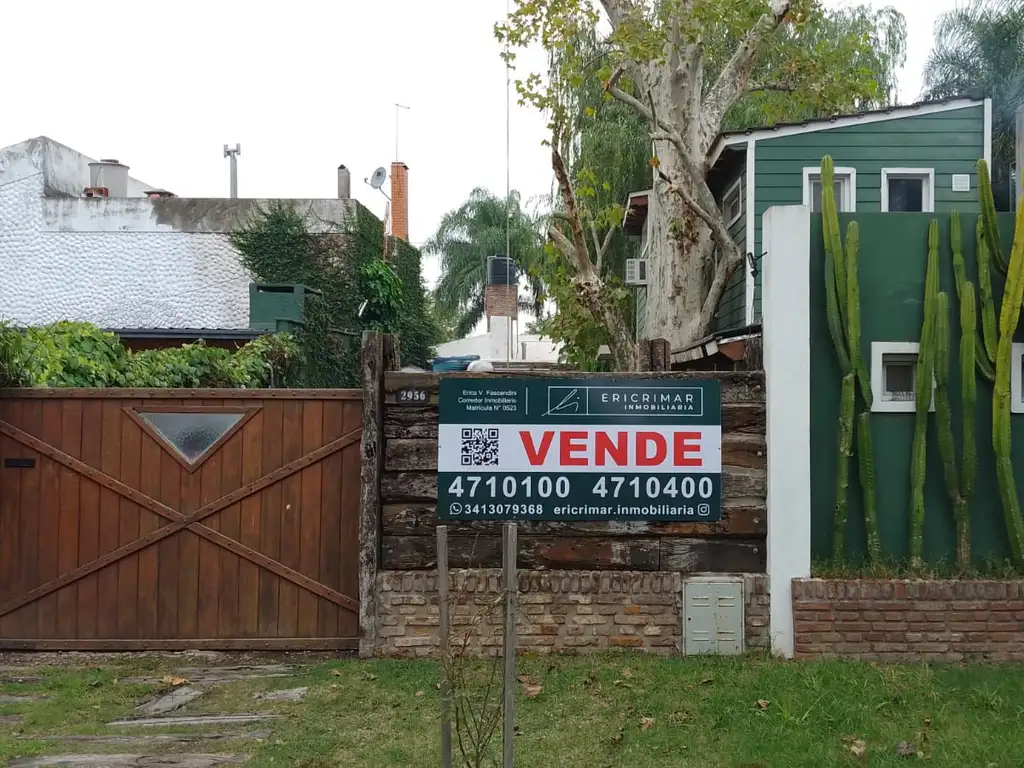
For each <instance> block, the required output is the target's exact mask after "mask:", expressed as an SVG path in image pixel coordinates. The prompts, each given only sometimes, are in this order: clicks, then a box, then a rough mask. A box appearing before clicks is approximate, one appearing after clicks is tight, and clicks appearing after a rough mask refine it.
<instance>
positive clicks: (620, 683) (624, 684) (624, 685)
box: [612, 680, 633, 688]
mask: <svg viewBox="0 0 1024 768" xmlns="http://www.w3.org/2000/svg"><path fill="white" fill-rule="evenodd" d="M612 685H617V686H619V687H620V688H632V687H633V686H632V685H630V684H629V683H627V682H626V681H625V680H616V681H614V682H613V683H612Z"/></svg>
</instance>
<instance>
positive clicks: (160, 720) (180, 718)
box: [107, 712, 281, 728]
mask: <svg viewBox="0 0 1024 768" xmlns="http://www.w3.org/2000/svg"><path fill="white" fill-rule="evenodd" d="M280 719H281V716H280V715H271V714H266V713H259V712H250V713H247V714H241V715H213V714H210V715H167V716H164V717H128V718H125V719H123V720H114V721H113V722H110V723H107V725H108V726H110V727H111V728H170V727H172V726H175V725H237V724H239V723H255V722H257V721H259V720H280Z"/></svg>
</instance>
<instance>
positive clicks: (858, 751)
mask: <svg viewBox="0 0 1024 768" xmlns="http://www.w3.org/2000/svg"><path fill="white" fill-rule="evenodd" d="M843 744H845V745H846V749H847V750H848V751H849V752H850V754H851V755H853V756H854V757H864V755H865V754H866V753H867V751H868V743H867V742H866V741H864V739H858V738H857V737H856V736H844V737H843Z"/></svg>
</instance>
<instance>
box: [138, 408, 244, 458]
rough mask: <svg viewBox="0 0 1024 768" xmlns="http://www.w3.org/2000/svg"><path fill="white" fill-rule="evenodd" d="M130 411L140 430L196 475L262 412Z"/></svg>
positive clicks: (213, 409)
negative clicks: (253, 416) (222, 447)
mask: <svg viewBox="0 0 1024 768" xmlns="http://www.w3.org/2000/svg"><path fill="white" fill-rule="evenodd" d="M127 410H128V412H129V414H130V415H131V416H132V418H133V419H135V421H136V422H137V423H138V424H139V426H140V427H142V428H143V429H144V430H145V431H146V432H148V433H149V434H150V436H152V437H153V438H154V439H155V440H156V441H157V442H158V443H160V444H162V445H163V447H164V449H165V450H167V451H168V452H169V453H170V454H171V455H172V456H173V457H174V458H176V459H177V460H178V461H179V462H180V463H181V464H182V465H183V466H184V467H185V468H186V469H187V470H188V471H189V472H194V471H195V470H196V469H198V468H199V466H200V465H201V464H202V463H203V462H204V461H206V459H208V458H209V457H210V456H212V455H213V454H214V453H216V451H217V450H218V449H219V448H220V446H221V445H223V444H224V443H225V442H226V441H227V440H228V438H230V437H231V436H232V435H233V434H234V433H235V432H237V431H238V430H239V429H241V427H242V425H243V424H245V422H246V421H248V420H249V418H250V417H251V416H252V415H253V414H255V413H256V411H257V410H259V409H258V408H231V409H227V408H217V407H203V406H195V407H192V408H189V407H188V406H180V407H177V408H167V409H164V408H146V407H141V408H132V409H127Z"/></svg>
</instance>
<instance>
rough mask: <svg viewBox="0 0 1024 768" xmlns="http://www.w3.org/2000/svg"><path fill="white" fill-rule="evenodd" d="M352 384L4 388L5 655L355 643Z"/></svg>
mask: <svg viewBox="0 0 1024 768" xmlns="http://www.w3.org/2000/svg"><path fill="white" fill-rule="evenodd" d="M361 429H362V401H361V392H360V391H358V390H3V391H0V648H5V649H19V648H24V649H54V648H75V649H120V648H124V649H135V648H152V649H160V648H168V649H170V648H203V647H205V648H240V649H241V648H279V649H292V648H294V649H309V648H323V649H333V648H354V647H357V645H358V640H357V638H358V634H359V627H358V614H359V604H358V595H359V585H358V534H359V531H358V525H359V490H360V488H359V471H360V454H359V440H360V436H361Z"/></svg>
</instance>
